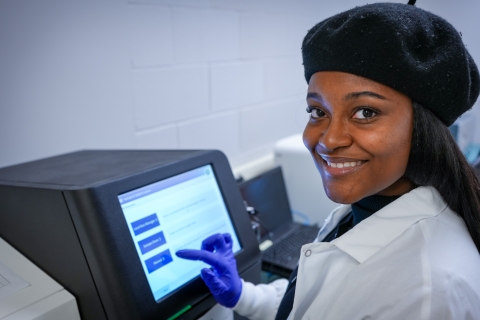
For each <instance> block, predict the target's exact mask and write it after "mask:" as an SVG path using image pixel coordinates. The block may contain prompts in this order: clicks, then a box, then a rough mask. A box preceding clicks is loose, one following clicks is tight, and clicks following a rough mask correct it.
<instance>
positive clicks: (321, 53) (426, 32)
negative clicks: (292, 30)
mask: <svg viewBox="0 0 480 320" xmlns="http://www.w3.org/2000/svg"><path fill="white" fill-rule="evenodd" d="M302 54H303V65H304V68H305V79H306V80H307V82H309V80H310V77H311V76H312V75H313V74H314V73H315V72H319V71H343V72H348V73H352V74H355V75H358V76H362V77H365V78H369V79H371V80H374V81H376V82H380V83H382V84H385V85H387V86H389V87H391V88H393V89H396V90H397V91H400V92H402V93H404V94H406V95H407V96H409V97H410V98H412V99H413V100H415V101H416V102H418V103H420V104H422V105H423V106H424V107H426V108H428V109H430V110H431V111H432V112H433V113H434V114H435V115H436V116H437V117H438V118H440V120H442V122H443V123H445V124H446V125H447V126H449V125H451V124H452V123H453V122H454V121H455V120H456V119H457V118H458V117H459V116H460V115H461V114H463V113H464V112H465V111H467V110H468V109H470V108H471V107H472V106H473V104H474V103H475V101H476V100H477V97H478V93H479V89H480V88H479V86H480V84H479V73H478V69H477V66H476V65H475V62H474V61H473V59H472V57H471V56H470V54H469V53H468V52H467V49H466V48H465V45H464V44H463V42H462V39H461V35H460V34H459V33H458V32H457V31H456V30H455V28H454V27H453V26H452V25H451V24H450V23H448V22H447V21H445V20H444V19H442V18H440V17H439V16H437V15H434V14H432V13H430V12H427V11H425V10H422V9H419V8H417V7H415V6H412V5H407V4H400V3H376V4H370V5H366V6H361V7H356V8H354V9H351V10H348V11H345V12H342V13H340V14H337V15H335V16H333V17H330V18H328V19H326V20H324V21H322V22H320V23H318V24H317V25H315V26H314V27H313V28H312V29H311V30H309V31H308V33H307V35H306V36H305V39H304V40H303V45H302Z"/></svg>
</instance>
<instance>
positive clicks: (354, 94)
mask: <svg viewBox="0 0 480 320" xmlns="http://www.w3.org/2000/svg"><path fill="white" fill-rule="evenodd" d="M359 97H371V98H377V99H381V100H388V99H387V98H385V97H384V96H382V95H380V94H378V93H375V92H372V91H361V92H350V93H349V94H347V95H346V96H345V97H344V98H343V100H352V99H355V98H359Z"/></svg>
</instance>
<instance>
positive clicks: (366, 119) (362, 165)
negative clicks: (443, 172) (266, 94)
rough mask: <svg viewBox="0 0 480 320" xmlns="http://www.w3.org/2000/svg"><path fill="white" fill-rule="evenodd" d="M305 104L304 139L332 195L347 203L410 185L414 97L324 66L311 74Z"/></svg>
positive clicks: (393, 192)
mask: <svg viewBox="0 0 480 320" xmlns="http://www.w3.org/2000/svg"><path fill="white" fill-rule="evenodd" d="M307 105H308V107H307V111H308V112H309V113H310V119H309V121H308V124H307V126H306V128H305V131H304V133H303V141H304V143H305V146H306V147H307V148H308V150H309V151H310V152H311V154H312V156H313V159H314V161H315V164H316V165H317V168H318V170H319V171H320V174H321V176H322V180H323V185H324V188H325V192H326V194H327V196H328V197H329V198H330V199H331V200H332V201H334V202H338V203H344V204H349V203H354V202H357V201H358V200H361V199H363V198H365V197H367V196H370V195H374V194H377V195H385V196H393V195H401V194H404V193H406V192H408V191H410V190H411V189H412V183H411V182H410V181H409V180H407V179H406V178H402V176H403V175H404V173H405V169H406V167H407V162H408V156H409V154H410V146H411V141H412V131H413V108H412V102H411V99H410V98H408V97H407V96H405V95H404V94H402V93H400V92H398V91H396V90H394V89H392V88H390V87H387V86H385V85H383V84H380V83H378V82H375V81H373V80H369V79H366V78H362V77H359V76H356V75H352V74H349V73H343V72H333V71H322V72H317V73H315V74H314V75H313V76H312V77H311V78H310V83H309V85H308V94H307Z"/></svg>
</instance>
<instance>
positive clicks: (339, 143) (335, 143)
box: [318, 118, 352, 151]
mask: <svg viewBox="0 0 480 320" xmlns="http://www.w3.org/2000/svg"><path fill="white" fill-rule="evenodd" d="M351 144H352V136H351V135H350V133H349V130H348V123H347V121H345V119H342V118H337V119H335V118H333V119H332V120H331V121H330V123H329V124H328V127H327V128H326V129H325V131H324V132H322V134H321V135H320V137H319V140H318V145H319V147H320V148H321V149H323V150H324V151H334V150H336V149H338V148H342V147H348V146H350V145H351Z"/></svg>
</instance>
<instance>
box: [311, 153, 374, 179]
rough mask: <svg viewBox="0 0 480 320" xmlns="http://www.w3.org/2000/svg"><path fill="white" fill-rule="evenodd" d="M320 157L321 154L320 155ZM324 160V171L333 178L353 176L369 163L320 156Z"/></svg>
mask: <svg viewBox="0 0 480 320" xmlns="http://www.w3.org/2000/svg"><path fill="white" fill-rule="evenodd" d="M319 155H320V154H319ZM320 156H321V158H322V160H323V170H324V172H325V173H326V174H327V175H329V176H331V177H341V176H344V175H349V174H352V173H354V172H356V171H358V170H360V168H362V167H363V165H364V164H365V163H366V162H368V161H367V160H359V159H352V158H332V157H329V156H326V155H320Z"/></svg>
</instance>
